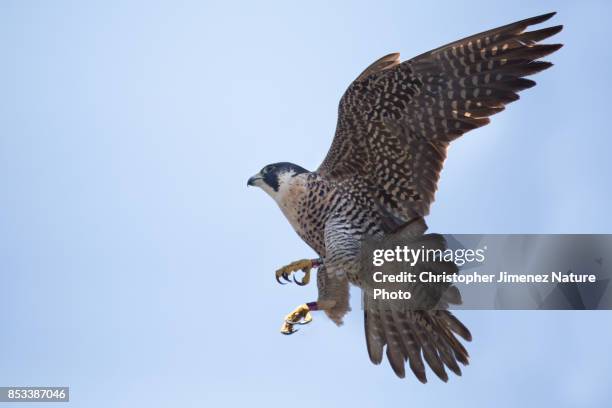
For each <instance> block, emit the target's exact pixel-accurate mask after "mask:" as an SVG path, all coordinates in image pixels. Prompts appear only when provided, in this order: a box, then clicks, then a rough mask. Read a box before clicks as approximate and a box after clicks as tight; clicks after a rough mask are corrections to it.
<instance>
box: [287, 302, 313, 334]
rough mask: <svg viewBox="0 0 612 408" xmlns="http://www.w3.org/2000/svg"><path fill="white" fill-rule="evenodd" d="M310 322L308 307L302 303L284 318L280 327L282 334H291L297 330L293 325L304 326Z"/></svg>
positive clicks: (310, 316)
mask: <svg viewBox="0 0 612 408" xmlns="http://www.w3.org/2000/svg"><path fill="white" fill-rule="evenodd" d="M310 322H312V315H311V314H310V307H308V304H306V303H304V304H301V305H299V306H298V307H296V308H295V310H294V311H292V312H291V313H289V314H288V315H287V316H285V321H284V322H283V325H282V327H281V333H282V334H293V333H295V332H296V331H298V329H296V328H294V327H293V326H295V325H301V326H303V325H305V324H308V323H310Z"/></svg>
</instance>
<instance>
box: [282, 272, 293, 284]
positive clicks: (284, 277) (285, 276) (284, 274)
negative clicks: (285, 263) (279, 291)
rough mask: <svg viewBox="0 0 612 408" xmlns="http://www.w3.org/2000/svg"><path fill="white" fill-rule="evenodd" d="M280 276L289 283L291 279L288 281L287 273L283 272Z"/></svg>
mask: <svg viewBox="0 0 612 408" xmlns="http://www.w3.org/2000/svg"><path fill="white" fill-rule="evenodd" d="M281 276H282V277H283V279H284V280H286V281H287V282H289V283H291V279H289V275H287V272H283V274H282V275H281Z"/></svg>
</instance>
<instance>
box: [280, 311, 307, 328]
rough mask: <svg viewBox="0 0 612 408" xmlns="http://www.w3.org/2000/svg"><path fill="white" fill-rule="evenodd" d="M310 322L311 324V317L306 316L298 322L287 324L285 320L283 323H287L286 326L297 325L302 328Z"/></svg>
mask: <svg viewBox="0 0 612 408" xmlns="http://www.w3.org/2000/svg"><path fill="white" fill-rule="evenodd" d="M310 322H312V316H311V315H310V314H307V315H306V316H304V319H303V320H298V321H297V322H291V321H289V322H288V321H286V320H285V323H287V324H290V325H294V324H299V325H300V326H303V325H305V324H308V323H310Z"/></svg>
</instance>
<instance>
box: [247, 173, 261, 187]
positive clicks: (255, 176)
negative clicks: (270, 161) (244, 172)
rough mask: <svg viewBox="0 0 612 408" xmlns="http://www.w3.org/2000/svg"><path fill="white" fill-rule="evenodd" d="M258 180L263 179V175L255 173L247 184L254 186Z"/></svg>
mask: <svg viewBox="0 0 612 408" xmlns="http://www.w3.org/2000/svg"><path fill="white" fill-rule="evenodd" d="M257 180H261V176H260V175H259V174H256V175H254V176H253V177H251V178H250V179H249V181H247V186H254V185H255V182H256V181H257Z"/></svg>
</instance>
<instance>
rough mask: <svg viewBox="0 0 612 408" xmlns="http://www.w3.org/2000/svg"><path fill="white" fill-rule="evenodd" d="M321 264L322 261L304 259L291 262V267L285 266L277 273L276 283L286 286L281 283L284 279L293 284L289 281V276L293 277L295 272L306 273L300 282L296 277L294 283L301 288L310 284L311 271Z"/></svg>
mask: <svg viewBox="0 0 612 408" xmlns="http://www.w3.org/2000/svg"><path fill="white" fill-rule="evenodd" d="M320 264H321V260H320V259H302V260H299V261H295V262H291V263H290V264H289V265H287V266H283V267H282V268H280V269H279V270H277V271H276V281H277V282H278V283H280V284H281V285H284V283H283V282H281V280H280V278H283V279H284V280H286V281H287V282H291V281H290V280H289V275H291V274H292V273H293V272H297V271H302V272H304V277H303V278H302V280H301V281H298V280H297V279H295V276H294V277H293V281H294V282H295V283H296V284H298V285H300V286H304V285H307V284H308V282H310V270H311V269H312V268H317V267H318V266H319V265H320Z"/></svg>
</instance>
